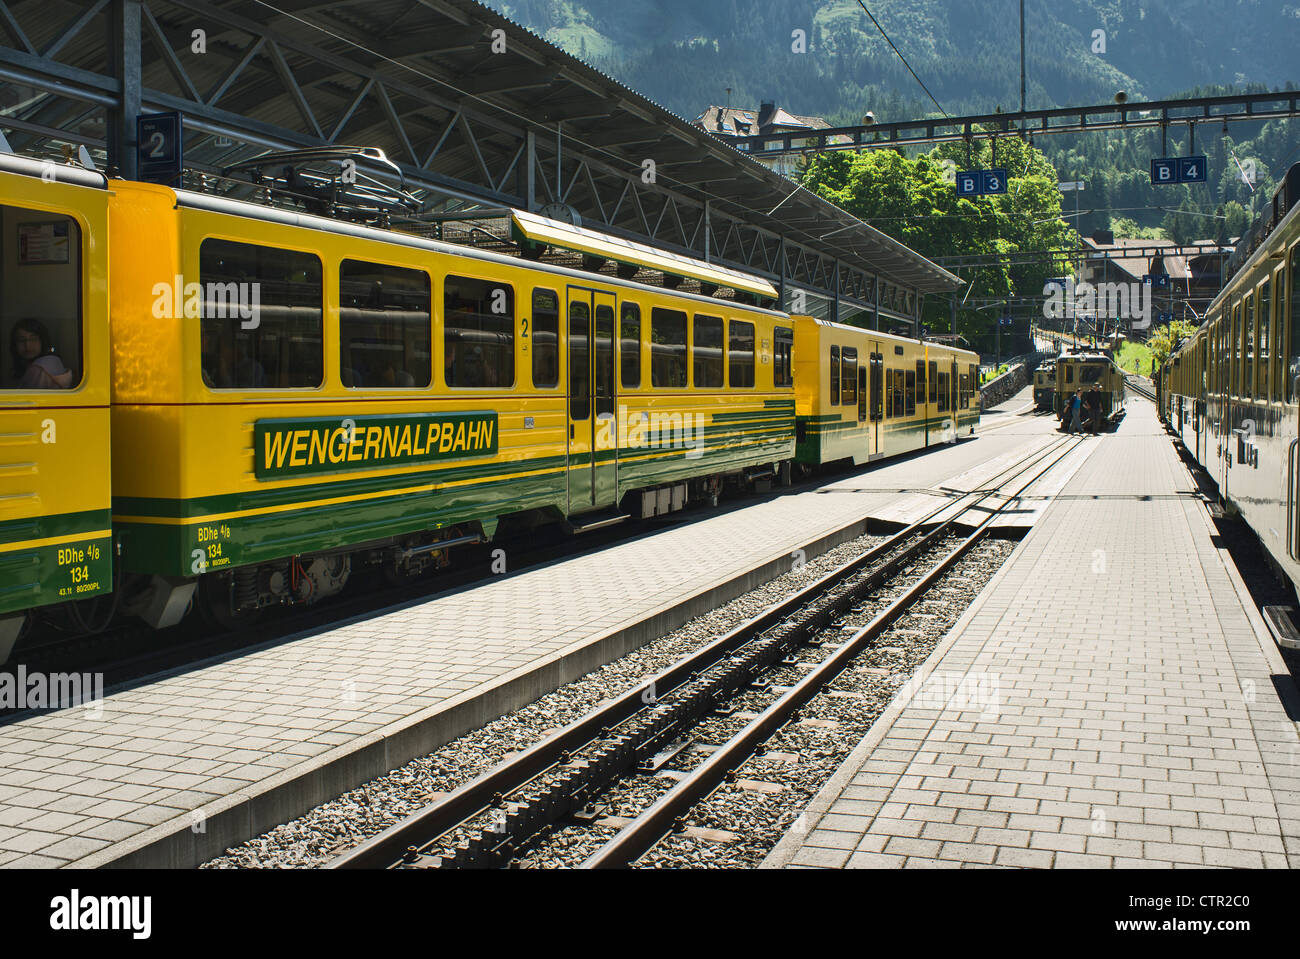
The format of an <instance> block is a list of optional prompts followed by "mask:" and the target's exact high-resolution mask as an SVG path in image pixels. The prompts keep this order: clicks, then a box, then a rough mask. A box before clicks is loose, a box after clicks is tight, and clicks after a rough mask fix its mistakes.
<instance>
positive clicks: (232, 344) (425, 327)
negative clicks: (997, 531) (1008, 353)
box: [0, 155, 979, 661]
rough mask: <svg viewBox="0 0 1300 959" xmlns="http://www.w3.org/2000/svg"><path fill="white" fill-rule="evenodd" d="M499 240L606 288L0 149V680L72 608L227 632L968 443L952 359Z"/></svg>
mask: <svg viewBox="0 0 1300 959" xmlns="http://www.w3.org/2000/svg"><path fill="white" fill-rule="evenodd" d="M512 229H513V231H514V239H515V240H516V241H518V245H519V248H520V251H522V252H525V253H526V252H527V251H528V250H529V248H530V245H531V246H532V247H533V248H536V247H537V246H540V245H546V244H562V243H563V244H568V248H569V249H570V250H578V251H580V252H582V253H583V254H584V255H585V256H588V257H594V258H595V259H597V260H605V261H608V260H614V261H616V262H619V263H621V264H623V266H624V267H626V266H627V262H626V261H627V260H629V259H630V260H632V261H633V263H632V266H633V268H632V269H620V270H619V271H617V273H618V275H611V274H610V273H607V272H605V273H602V272H598V271H588V270H582V269H573V268H568V267H566V266H562V265H557V264H555V263H552V262H542V261H540V260H538V259H537V258H535V257H530V256H526V255H525V256H519V255H515V256H510V255H505V254H504V253H500V252H490V251H487V250H481V249H475V248H472V247H466V246H461V245H457V244H452V243H446V242H441V241H436V240H433V239H428V238H425V237H422V236H417V235H413V234H408V233H404V232H399V231H396V230H391V229H380V228H373V227H367V226H361V225H357V224H355V223H351V222H346V221H343V220H335V219H329V218H325V217H317V216H310V215H305V214H299V213H295V212H290V211H286V210H284V209H280V208H276V207H272V206H269V205H260V204H253V203H245V202H239V201H234V200H229V199H225V198H222V197H218V196H212V195H209V194H201V193H193V192H188V191H184V190H173V189H170V188H167V187H162V186H155V185H151V184H145V183H137V182H131V181H123V180H105V179H104V178H103V177H100V176H98V175H96V174H92V173H89V172H87V171H83V170H80V169H78V168H75V167H69V166H63V165H58V166H54V165H51V164H40V163H37V162H34V161H30V160H26V159H24V158H21V157H16V156H12V155H0V305H2V308H3V313H0V375H2V376H3V379H0V450H2V451H3V453H2V454H0V661H2V660H3V658H4V657H5V656H6V655H7V653H8V651H9V649H10V648H11V647H12V643H13V641H14V639H15V637H16V636H17V634H18V631H19V630H20V629H21V628H22V626H23V624H24V623H25V622H26V621H27V620H28V619H29V614H30V613H31V611H33V610H36V609H39V608H44V607H55V606H69V607H71V608H72V609H74V610H83V612H81V613H78V614H77V615H78V616H90V614H89V613H86V612H84V610H85V608H86V606H85V604H72V603H69V601H71V600H85V599H93V598H94V597H97V596H98V597H108V599H107V600H101V606H103V605H104V604H106V603H108V602H109V601H110V600H111V606H109V607H108V608H107V609H106V610H105V609H104V608H101V609H99V610H97V611H96V614H95V615H96V616H97V617H99V618H103V616H104V615H105V614H106V615H108V616H112V615H118V614H121V615H134V616H138V617H140V618H142V619H143V620H145V621H146V622H147V623H149V624H150V625H152V626H154V627H159V628H161V627H165V626H168V625H173V624H175V623H177V622H179V621H180V619H181V618H182V617H183V616H184V615H185V614H186V612H187V611H188V610H189V609H190V607H191V606H192V605H194V604H195V600H196V599H197V601H198V604H199V605H200V606H202V607H203V608H204V609H206V610H207V611H209V612H210V613H211V614H212V615H213V616H214V617H215V618H216V619H217V620H218V621H221V622H227V623H237V622H239V621H241V618H244V617H247V616H250V615H251V614H254V613H255V612H256V611H258V610H260V609H261V608H263V607H267V606H273V605H289V604H297V603H311V602H315V601H317V600H319V599H322V598H324V597H326V596H329V595H333V594H334V593H337V592H338V591H340V590H341V589H342V588H343V587H344V585H345V584H346V583H347V581H348V579H349V577H350V576H351V575H352V573H353V571H354V570H356V569H358V568H360V567H370V568H375V567H382V568H383V569H384V570H385V571H386V572H388V573H390V574H392V575H393V576H396V577H399V578H400V577H403V576H409V575H414V574H417V573H419V572H422V571H423V570H424V569H426V568H427V567H429V566H431V565H441V564H443V563H444V562H445V561H446V557H447V555H448V551H449V550H450V549H451V548H452V547H453V546H456V545H460V544H465V543H472V542H483V541H487V540H490V539H492V538H493V537H494V536H495V535H496V534H497V531H498V527H501V526H507V527H511V528H517V527H523V528H527V527H528V526H530V525H535V524H538V523H542V522H547V521H554V520H562V521H565V522H567V523H568V524H569V525H570V526H571V527H572V528H573V529H575V530H582V529H590V528H594V527H598V526H602V525H607V524H609V523H613V522H617V521H619V520H621V519H625V518H627V517H629V516H632V517H638V518H646V517H651V516H656V515H660V514H663V513H667V512H671V511H673V510H677V509H680V508H682V507H683V506H684V505H685V504H686V503H687V502H689V501H693V500H700V499H714V498H716V497H717V496H718V494H719V493H720V492H721V491H722V490H723V488H724V486H726V485H740V486H753V485H756V484H763V483H768V482H771V481H773V480H776V479H780V478H788V476H789V474H790V471H791V469H792V468H793V467H794V466H795V465H796V464H802V465H808V466H815V465H819V464H821V463H824V462H827V461H829V460H839V459H852V460H853V461H855V462H865V461H867V460H871V459H876V458H878V457H881V456H888V455H893V454H896V453H901V452H906V451H909V450H912V449H917V448H921V447H924V446H926V445H932V444H934V443H936V442H940V441H942V440H943V439H948V438H951V436H955V435H956V433H957V432H959V431H963V430H967V429H973V428H974V425H975V423H976V421H977V420H978V415H979V412H978V402H973V397H974V392H973V390H974V382H975V380H974V373H973V370H974V362H975V361H974V357H973V355H971V354H965V353H959V352H956V351H951V350H947V349H945V348H942V347H938V346H936V345H934V344H925V343H918V342H915V341H909V340H903V339H900V338H898V337H891V336H888V335H884V334H880V333H872V332H869V331H864V330H857V329H854V328H850V327H843V326H835V325H832V324H827V323H822V322H819V321H817V320H814V319H812V318H809V317H791V316H790V315H788V314H786V313H783V312H780V311H779V310H776V309H773V308H771V305H772V304H774V303H775V298H776V296H777V291H776V289H775V288H774V287H773V286H771V284H769V283H767V281H765V280H762V279H761V278H756V277H751V276H748V275H744V274H740V273H736V272H733V271H728V270H723V269H721V268H718V267H716V266H711V265H709V264H702V263H698V262H695V261H687V260H685V259H684V258H681V257H676V256H672V255H670V254H659V253H656V252H655V251H651V250H649V249H648V248H634V247H633V245H630V244H626V243H624V242H622V241H617V242H615V241H609V240H607V239H602V238H601V235H600V234H596V233H593V232H592V231H589V230H581V229H579V228H575V227H570V226H567V225H566V224H559V223H556V222H555V221H548V220H543V219H542V218H539V217H536V216H533V215H531V214H527V213H523V212H516V213H515V214H514V215H513V219H512ZM560 234H564V235H560ZM629 251H630V252H629ZM636 267H642V268H655V269H660V270H662V272H664V273H665V275H668V274H670V273H671V274H674V275H685V276H687V277H691V278H694V279H696V280H698V281H699V286H698V288H699V289H700V290H701V292H700V293H692V292H686V291H684V290H678V289H675V288H673V284H671V283H666V284H665V286H663V287H660V286H651V285H648V284H645V283H638V282H635V281H634V280H632V279H630V278H627V279H625V278H622V277H630V276H631V275H632V274H634V273H635V272H636ZM720 288H725V289H728V290H730V291H733V293H732V297H731V298H720V297H717V296H714V295H705V293H709V294H712V293H714V292H715V291H716V290H717V289H720ZM764 304H766V305H764ZM832 389H833V391H834V396H833V397H832V395H831V392H832ZM859 396H862V397H864V398H863V399H861V400H859V398H858V397H859ZM867 397H869V398H870V399H869V401H868V399H866V398H867ZM950 434H951V435H950Z"/></svg>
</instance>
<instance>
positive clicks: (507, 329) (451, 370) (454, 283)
mask: <svg viewBox="0 0 1300 959" xmlns="http://www.w3.org/2000/svg"><path fill="white" fill-rule="evenodd" d="M442 301H443V319H442V322H443V342H444V349H445V350H446V352H445V354H444V356H443V366H444V370H445V372H446V377H447V385H448V386H452V387H457V388H473V387H495V388H498V389H500V388H503V387H512V386H514V385H515V290H514V287H512V286H510V284H508V283H500V282H496V281H493V280H475V279H470V278H469V277H464V276H448V277H447V279H446V282H445V285H444V287H443V296H442Z"/></svg>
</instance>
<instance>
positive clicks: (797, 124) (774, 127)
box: [695, 101, 831, 176]
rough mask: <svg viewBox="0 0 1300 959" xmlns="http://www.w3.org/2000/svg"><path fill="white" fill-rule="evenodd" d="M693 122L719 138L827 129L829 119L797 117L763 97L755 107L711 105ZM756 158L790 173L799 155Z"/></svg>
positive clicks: (775, 168) (794, 168)
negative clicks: (753, 108)
mask: <svg viewBox="0 0 1300 959" xmlns="http://www.w3.org/2000/svg"><path fill="white" fill-rule="evenodd" d="M695 126H697V127H699V128H700V129H701V130H707V131H708V132H709V133H712V134H713V135H714V136H716V137H718V138H719V139H722V140H727V139H730V138H734V137H752V136H759V135H764V134H769V133H799V132H801V131H803V130H809V131H811V130H827V129H829V128H830V126H831V125H830V123H829V122H827V120H826V119H825V118H824V117H800V116H795V115H794V114H793V113H789V112H787V111H786V110H783V109H781V108H780V107H778V106H777V105H776V104H775V103H773V102H771V101H764V103H763V104H762V105H761V106H759V108H758V109H757V110H751V109H744V108H741V107H719V106H711V107H709V108H708V109H707V110H705V111H704V112H703V113H701V114H700V115H699V116H698V117H696V118H695ZM755 159H756V160H758V162H760V163H762V164H763V165H765V166H767V167H770V168H771V169H773V170H775V171H776V172H777V173H781V174H784V175H785V176H791V175H792V174H793V173H794V172H795V170H796V169H797V168H798V163H799V158H798V157H797V156H794V155H790V156H780V157H770V158H765V157H755Z"/></svg>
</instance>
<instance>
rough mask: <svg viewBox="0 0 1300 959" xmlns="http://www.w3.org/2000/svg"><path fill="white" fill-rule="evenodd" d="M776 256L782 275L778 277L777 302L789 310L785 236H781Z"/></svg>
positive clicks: (782, 307)
mask: <svg viewBox="0 0 1300 959" xmlns="http://www.w3.org/2000/svg"><path fill="white" fill-rule="evenodd" d="M776 256H777V260H778V261H779V262H778V263H777V270H779V271H780V276H778V277H777V279H776V291H777V302H778V303H780V304H781V309H783V310H788V309H789V308H790V307H789V304H787V303H786V302H785V237H784V236H782V237H781V245H780V247H779V248H778V249H777V252H776Z"/></svg>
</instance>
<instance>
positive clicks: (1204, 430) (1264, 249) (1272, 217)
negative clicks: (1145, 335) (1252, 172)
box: [1156, 164, 1300, 583]
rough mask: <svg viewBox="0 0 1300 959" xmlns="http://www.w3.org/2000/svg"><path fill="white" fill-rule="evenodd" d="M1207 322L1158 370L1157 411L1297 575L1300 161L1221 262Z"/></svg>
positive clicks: (1279, 561) (1280, 563) (1281, 564)
mask: <svg viewBox="0 0 1300 959" xmlns="http://www.w3.org/2000/svg"><path fill="white" fill-rule="evenodd" d="M1226 275H1228V277H1229V278H1228V279H1227V281H1226V283H1225V285H1224V288H1223V291H1222V292H1221V293H1220V294H1219V295H1218V297H1216V298H1215V300H1214V302H1213V303H1212V304H1211V305H1210V307H1209V310H1208V311H1207V312H1206V317H1205V321H1204V322H1203V323H1202V324H1201V326H1200V327H1199V328H1198V329H1197V330H1196V332H1195V333H1194V334H1193V335H1192V336H1190V337H1189V338H1187V339H1186V340H1184V341H1183V342H1182V343H1181V344H1180V345H1179V346H1178V347H1177V349H1175V350H1174V352H1173V353H1172V354H1171V355H1170V356H1169V358H1168V359H1167V360H1166V361H1165V363H1164V365H1163V366H1161V368H1160V370H1159V371H1158V374H1157V376H1156V388H1157V403H1158V405H1159V409H1160V415H1161V418H1162V419H1163V420H1164V422H1165V423H1166V424H1167V426H1168V427H1169V428H1170V429H1171V430H1173V431H1174V432H1175V433H1177V435H1178V437H1179V440H1180V441H1181V443H1182V444H1183V446H1185V447H1186V449H1187V451H1188V452H1189V453H1190V454H1191V455H1192V456H1194V457H1195V458H1196V461H1197V462H1198V463H1200V464H1201V465H1202V466H1203V467H1204V468H1205V470H1206V471H1207V472H1208V473H1209V474H1210V476H1211V477H1213V479H1214V481H1215V482H1216V483H1217V484H1218V488H1219V496H1220V497H1221V498H1222V500H1223V501H1224V503H1226V504H1228V505H1229V506H1230V507H1232V508H1233V509H1235V510H1236V511H1237V512H1238V513H1239V514H1240V515H1241V516H1242V517H1243V519H1244V520H1245V521H1246V522H1247V523H1248V524H1249V525H1250V527H1251V528H1252V529H1253V530H1254V531H1255V534H1256V535H1257V536H1258V537H1259V540H1260V542H1261V543H1262V544H1263V546H1264V548H1265V549H1266V550H1267V551H1268V553H1269V555H1270V556H1271V557H1272V559H1273V561H1274V562H1275V563H1276V565H1277V567H1278V568H1279V569H1280V570H1282V571H1283V572H1284V573H1285V574H1286V576H1287V577H1289V578H1290V580H1291V581H1292V583H1300V508H1298V505H1297V492H1298V491H1297V483H1300V432H1298V431H1297V417H1298V416H1300V164H1296V165H1295V166H1293V167H1291V169H1290V170H1289V171H1288V172H1287V175H1286V176H1285V177H1284V178H1283V180H1282V183H1281V185H1280V186H1279V187H1278V189H1277V191H1276V193H1275V194H1274V196H1273V203H1272V206H1271V208H1270V210H1269V212H1268V214H1267V215H1266V216H1265V217H1264V218H1263V219H1262V220H1261V221H1260V222H1259V223H1258V224H1256V226H1255V227H1254V228H1253V229H1252V231H1251V232H1250V233H1249V234H1247V236H1245V237H1243V239H1242V241H1241V242H1240V243H1239V244H1238V246H1237V249H1236V252H1235V253H1234V254H1233V256H1232V257H1231V258H1230V259H1229V261H1228V266H1227V270H1226Z"/></svg>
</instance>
